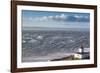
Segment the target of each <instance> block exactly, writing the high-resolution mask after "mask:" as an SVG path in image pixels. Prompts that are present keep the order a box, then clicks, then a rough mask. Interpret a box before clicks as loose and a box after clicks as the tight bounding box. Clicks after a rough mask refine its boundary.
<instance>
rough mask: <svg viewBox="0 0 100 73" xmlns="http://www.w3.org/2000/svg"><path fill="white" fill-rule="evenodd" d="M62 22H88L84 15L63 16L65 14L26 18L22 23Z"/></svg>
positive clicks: (87, 17)
mask: <svg viewBox="0 0 100 73" xmlns="http://www.w3.org/2000/svg"><path fill="white" fill-rule="evenodd" d="M27 20H28V21H41V22H43V21H57V22H59V21H64V22H68V21H71V22H89V16H86V15H78V14H74V15H65V14H60V15H54V16H53V15H52V16H42V17H35V18H32V17H28V18H24V21H27Z"/></svg>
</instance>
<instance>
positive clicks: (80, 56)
mask: <svg viewBox="0 0 100 73" xmlns="http://www.w3.org/2000/svg"><path fill="white" fill-rule="evenodd" d="M83 54H84V47H83V42H82V41H80V48H79V49H78V51H77V53H76V54H75V55H74V57H75V58H78V59H82V58H83Z"/></svg>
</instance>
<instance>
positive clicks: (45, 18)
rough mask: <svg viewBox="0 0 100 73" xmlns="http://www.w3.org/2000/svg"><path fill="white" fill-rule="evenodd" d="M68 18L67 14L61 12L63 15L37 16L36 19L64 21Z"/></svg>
mask: <svg viewBox="0 0 100 73" xmlns="http://www.w3.org/2000/svg"><path fill="white" fill-rule="evenodd" d="M66 18H67V16H66V15H65V14H61V15H55V16H43V17H37V18H35V20H39V21H50V20H52V21H64V20H65V19H66Z"/></svg>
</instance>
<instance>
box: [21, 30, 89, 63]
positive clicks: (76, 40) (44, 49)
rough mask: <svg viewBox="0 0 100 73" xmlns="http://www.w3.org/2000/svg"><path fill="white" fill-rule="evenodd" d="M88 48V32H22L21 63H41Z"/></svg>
mask: <svg viewBox="0 0 100 73" xmlns="http://www.w3.org/2000/svg"><path fill="white" fill-rule="evenodd" d="M80 41H82V44H83V47H84V48H87V49H88V48H89V47H90V33H89V30H72V29H69V30H52V31H51V30H22V62H43V61H50V60H53V59H57V58H62V57H65V56H69V55H71V54H74V53H75V52H76V51H77V50H78V48H80Z"/></svg>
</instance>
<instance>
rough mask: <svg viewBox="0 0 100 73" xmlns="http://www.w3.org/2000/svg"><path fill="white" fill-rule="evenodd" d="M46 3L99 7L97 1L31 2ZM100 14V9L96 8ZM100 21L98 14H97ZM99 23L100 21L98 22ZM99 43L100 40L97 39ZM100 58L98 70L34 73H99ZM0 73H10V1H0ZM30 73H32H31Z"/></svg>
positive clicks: (99, 48) (53, 0)
mask: <svg viewBox="0 0 100 73" xmlns="http://www.w3.org/2000/svg"><path fill="white" fill-rule="evenodd" d="M33 1H46V2H47V1H48V2H56V3H57V2H58V3H73V4H88V5H98V6H99V7H100V5H99V3H100V2H99V0H33ZM98 13H100V8H98ZM98 19H100V14H98ZM98 21H100V20H98ZM99 24H100V22H98V37H100V33H99V32H100V25H99ZM98 40H99V41H98V43H100V38H98ZM99 52H100V46H99V44H98V56H100V53H99ZM99 64H100V57H98V68H86V69H69V70H56V71H42V72H34V73H99V72H100V65H99ZM0 73H10V0H0ZM31 73H32V72H31Z"/></svg>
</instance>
